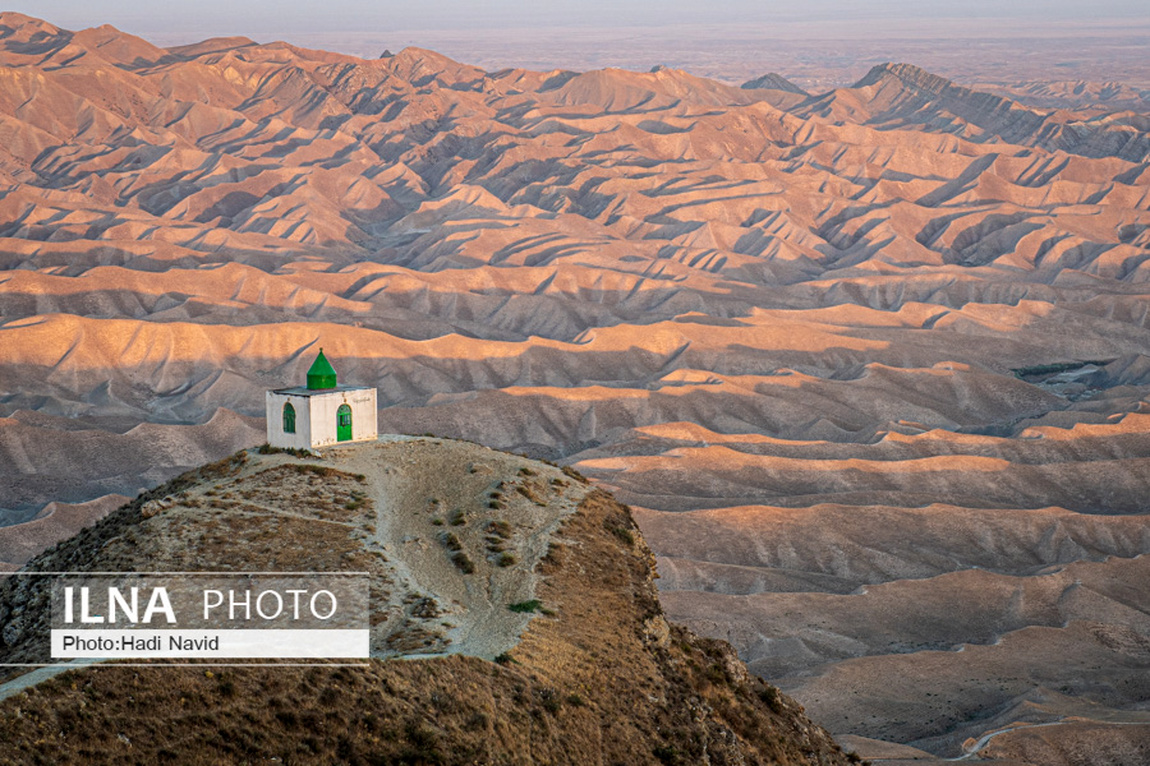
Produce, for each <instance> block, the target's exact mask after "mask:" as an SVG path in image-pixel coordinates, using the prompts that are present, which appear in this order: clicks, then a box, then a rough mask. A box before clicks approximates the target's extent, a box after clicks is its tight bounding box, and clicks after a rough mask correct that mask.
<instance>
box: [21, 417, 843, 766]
mask: <svg viewBox="0 0 1150 766" xmlns="http://www.w3.org/2000/svg"><path fill="white" fill-rule="evenodd" d="M190 570H198V571H235V572H242V571H257V570H258V571H269V570H279V571H288V570H292V571H304V570H311V571H333V572H334V571H368V572H371V573H372V578H371V579H372V591H371V599H372V615H373V617H372V623H373V625H372V655H373V659H372V660H371V662H370V664H369V665H368V666H367V667H362V668H361V667H347V666H338V665H332V666H319V667H295V666H290V665H284V666H281V667H252V668H242V667H224V668H221V667H217V666H211V665H208V664H202V665H199V664H193V665H191V666H190V667H148V666H147V665H144V666H126V665H121V664H117V663H99V664H96V665H92V666H86V667H83V668H77V669H75V670H68V671H66V672H64V673H62V674H60V675H57V676H56V677H53V678H51V679H49V680H46V681H43V682H42V683H40V684H38V685H34V686H29V687H28V688H26V689H24V690H23V691H19V692H17V693H14V694H11V693H10V694H9V695H8V697H7V699H5V700H4V701H3V702H2V703H0V740H2V741H3V742H5V743H6V744H5V746H4V748H3V749H2V750H0V762H2V763H31V762H38V761H43V762H52V763H65V762H85V763H99V762H108V763H110V762H116V763H127V762H136V763H154V762H165V763H168V762H182V763H255V762H266V761H269V760H270V761H275V762H281V763H337V762H338V763H412V764H456V763H458V764H465V763H466V764H530V763H556V764H558V763H569V764H590V763H602V764H608V763H624V762H626V763H629V764H648V763H649V764H675V763H680V764H697V763H714V764H725V763H746V764H756V763H757V764H768V763H770V764H826V765H828V766H830V765H832V764H845V763H848V762H850V761H851V760H852V759H853V760H857V759H854V757H853V756H848V755H847V754H845V753H843V752H842V750H841V749H840V748H839V747H838V746H837V745H836V744H835V743H834V741H833V740H832V739H831V737H830V736H829V735H828V734H827V733H826V732H825V731H824V730H823V729H822V728H821V727H819V726H817V725H815V724H813V723H812V722H811V721H810V720H809V719H807V718H806V716H805V715H804V714H803V711H802V709H801V707H799V706H798V705H797V704H796V703H795V702H793V701H792V700H790V699H789V698H788V697H786V696H785V695H782V694H781V693H780V692H779V691H778V690H777V689H775V688H774V687H771V686H769V685H768V684H766V683H765V682H763V681H762V680H760V679H758V678H755V677H753V676H751V675H749V674H748V673H747V670H746V668H745V666H744V665H743V664H742V663H741V662H740V661H739V660H738V657H737V656H736V655H735V653H734V651H733V650H732V649H731V648H730V647H729V646H728V645H727V644H725V643H723V642H719V641H714V640H710V639H703V638H699V637H697V636H695V635H694V634H692V633H691V632H689V631H687V630H686V629H684V628H681V627H678V626H675V625H671V624H669V623H668V622H667V621H666V620H665V619H664V617H663V612H662V608H661V606H660V604H659V600H658V597H657V594H656V590H655V586H654V578H655V577H656V574H655V571H654V558H653V557H652V555H651V552H650V551H649V549H648V548H647V545H646V543H645V542H644V541H643V539H642V537H641V536H640V535H639V532H638V529H637V528H636V527H635V525H634V522H633V521H632V518H631V514H630V509H628V508H627V507H626V506H623V505H621V504H619V503H618V502H616V501H615V500H614V499H613V498H612V497H611V496H610V495H608V494H607V493H605V492H603V491H601V490H595V489H592V488H591V487H590V486H589V485H588V484H586V483H585V481H584V480H583V479H582V477H580V476H579V475H578V474H577V473H575V472H574V471H572V470H570V469H567V470H563V469H560V468H557V467H555V466H552V465H549V464H546V463H542V462H537V461H533V460H528V459H526V458H523V457H519V456H515V455H510V454H506V453H501V452H496V451H493V450H490V449H487V448H484V447H480V446H478V445H475V444H471V443H467V442H460V441H451V440H444V439H435V438H420V437H382V438H381V439H380V440H379V441H378V442H372V443H366V444H362V445H356V446H348V447H343V448H339V449H332V450H327V451H325V452H324V453H323V454H322V456H320V457H314V456H302V455H294V454H287V453H283V452H278V451H271V450H268V449H266V448H264V449H261V450H247V451H242V452H239V453H236V454H235V455H233V456H231V457H230V458H227V459H225V460H222V461H220V462H217V463H214V464H211V465H207V466H204V467H202V468H200V469H198V470H195V471H192V472H189V473H186V474H184V475H182V476H180V477H178V478H176V479H175V480H173V481H171V482H169V483H168V484H166V485H164V486H162V487H159V488H157V489H155V490H152V491H149V492H146V493H143V494H141V495H140V496H139V497H137V498H136V499H135V500H134V501H132V502H131V503H129V504H127V505H125V506H123V507H121V508H120V509H119V510H117V511H114V512H113V513H111V514H109V515H108V516H107V517H105V518H104V519H102V520H101V521H100V522H98V523H97V524H95V525H94V526H92V527H88V528H86V529H84V530H83V531H81V532H80V533H79V534H77V535H75V536H74V537H72V538H70V539H68V540H66V541H64V542H62V543H59V544H57V545H56V546H55V547H53V548H51V549H50V550H48V551H46V552H45V553H43V554H41V555H40V556H38V557H36V558H35V559H33V560H32V561H31V562H30V563H29V564H28V566H27V567H26V568H25V571H190ZM43 582H45V581H44V580H37V579H34V578H16V577H13V578H10V579H9V581H8V582H7V583H6V584H5V586H4V587H3V588H2V589H0V611H2V612H3V618H4V622H5V625H6V627H5V630H4V632H3V646H2V647H0V658H2V661H3V662H45V661H47V657H46V656H45V655H46V654H47V646H48V643H47V640H46V639H47V636H46V631H47V625H46V618H45V612H46V609H45V607H46V605H47V600H48V594H47V588H46V587H38V586H37V585H36V584H35V583H43ZM511 607H515V608H514V609H513V608H511ZM400 655H406V656H408V657H407V659H406V660H404V661H400V660H398V659H397V658H398V657H399V656H400ZM19 683H20V680H19V679H16V680H15V681H11V680H10V681H9V682H8V683H6V684H4V685H0V694H4V693H5V692H6V691H8V692H10V691H11V689H12V684H19ZM5 687H7V689H6V688H5Z"/></svg>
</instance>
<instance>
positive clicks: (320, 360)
mask: <svg viewBox="0 0 1150 766" xmlns="http://www.w3.org/2000/svg"><path fill="white" fill-rule="evenodd" d="M307 387H308V390H310V391H318V390H321V389H324V388H335V387H336V380H335V368H334V367H332V366H331V362H329V361H328V360H327V357H326V356H324V355H323V349H322V348H321V349H320V350H319V356H317V357H316V358H315V361H314V362H312V365H311V369H310V370H308V371H307Z"/></svg>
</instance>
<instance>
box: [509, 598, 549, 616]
mask: <svg viewBox="0 0 1150 766" xmlns="http://www.w3.org/2000/svg"><path fill="white" fill-rule="evenodd" d="M507 608H508V609H510V610H511V611H512V612H519V613H521V614H527V613H531V612H538V611H539V610H540V609H541V608H543V602H542V601H540V600H539V599H537V598H533V599H531V600H530V601H520V602H519V603H517V604H508V605H507Z"/></svg>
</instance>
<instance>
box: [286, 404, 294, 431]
mask: <svg viewBox="0 0 1150 766" xmlns="http://www.w3.org/2000/svg"><path fill="white" fill-rule="evenodd" d="M284 433H285V434H294V433H295V407H293V406H291V402H287V403H286V404H284Z"/></svg>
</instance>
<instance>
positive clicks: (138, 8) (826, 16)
mask: <svg viewBox="0 0 1150 766" xmlns="http://www.w3.org/2000/svg"><path fill="white" fill-rule="evenodd" d="M9 7H10V8H11V9H12V10H17V11H21V12H23V13H27V14H30V15H33V16H38V17H40V18H43V19H47V20H48V21H51V22H52V23H54V24H57V25H59V26H62V27H65V28H69V29H80V28H83V27H87V26H97V25H99V24H104V23H110V24H113V25H114V26H117V27H120V28H122V29H125V30H126V31H130V32H139V33H144V32H157V31H162V32H165V33H169V34H170V33H174V32H177V31H179V30H180V29H187V30H188V32H189V36H190V37H195V36H196V35H197V34H200V33H201V32H203V31H210V32H212V33H250V32H253V31H261V32H265V33H278V34H284V35H289V36H290V34H291V33H292V32H327V31H340V30H350V29H356V30H360V31H366V30H365V28H370V29H371V31H376V30H378V31H386V30H388V29H460V30H466V29H478V28H484V27H507V26H515V27H533V26H541V27H553V26H566V25H578V26H595V27H611V26H642V25H659V26H661V25H667V24H692V23H719V24H724V23H726V24H729V23H739V22H747V23H756V24H762V23H770V22H791V23H794V22H803V21H815V22H817V21H828V20H843V19H860V20H866V19H871V20H878V19H891V18H895V19H920V18H926V19H929V18H938V17H946V18H967V19H969V18H972V17H973V18H1001V17H1004V16H1009V17H1015V18H1018V17H1023V18H1027V17H1032V18H1034V19H1036V20H1037V19H1041V20H1044V21H1051V20H1055V21H1057V20H1087V19H1094V18H1100V17H1108V18H1116V17H1117V18H1135V19H1141V20H1146V21H1150V10H1148V3H1147V0H1094V1H1093V2H1082V0H1008V1H1005V2H1004V1H1003V0H960V1H954V2H952V1H949V0H946V1H944V0H870V2H856V1H854V0H719V1H718V2H714V1H712V2H699V0H573V1H572V2H558V0H535V1H534V2H527V1H525V0H486V1H485V2H475V1H474V0H416V1H415V2H411V1H409V2H388V1H387V0H374V1H372V0H325V2H322V3H317V2H308V3H305V2H300V1H299V0H294V1H293V0H238V1H237V0H196V2H186V1H184V0H177V1H175V2H172V1H168V0H159V1H157V0H114V1H113V0H32V1H31V2H28V1H26V0H25V1H21V0H17V1H16V2H13V3H10V5H9Z"/></svg>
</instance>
